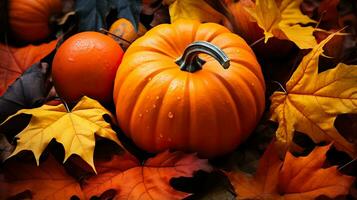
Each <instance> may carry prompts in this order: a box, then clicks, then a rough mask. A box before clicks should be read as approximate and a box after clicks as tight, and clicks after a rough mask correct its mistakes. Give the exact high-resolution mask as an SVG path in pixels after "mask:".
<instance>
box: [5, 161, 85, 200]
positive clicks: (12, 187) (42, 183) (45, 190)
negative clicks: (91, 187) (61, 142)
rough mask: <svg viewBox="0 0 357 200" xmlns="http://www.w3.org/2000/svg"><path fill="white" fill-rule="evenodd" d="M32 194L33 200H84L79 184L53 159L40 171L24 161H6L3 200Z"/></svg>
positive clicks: (45, 162) (46, 162)
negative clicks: (74, 198)
mask: <svg viewBox="0 0 357 200" xmlns="http://www.w3.org/2000/svg"><path fill="white" fill-rule="evenodd" d="M27 191H29V192H30V195H31V199H37V200H47V199H53V200H60V199H61V200H62V199H71V197H72V196H74V195H76V196H77V197H80V198H81V199H83V192H82V190H81V188H80V185H79V183H78V182H77V181H76V180H75V179H74V178H72V177H71V176H69V175H68V174H67V173H66V171H65V169H64V168H63V167H62V166H61V164H60V163H58V162H57V161H56V160H55V159H54V158H53V157H52V156H51V155H50V156H48V157H47V158H46V160H45V161H44V162H42V163H41V165H40V166H39V167H38V166H36V165H35V164H34V163H32V162H31V163H26V162H24V161H23V160H21V161H20V160H16V159H11V160H7V161H6V163H5V165H4V168H3V171H2V173H1V174H0V199H7V198H10V197H14V196H16V195H19V194H21V193H24V192H27Z"/></svg>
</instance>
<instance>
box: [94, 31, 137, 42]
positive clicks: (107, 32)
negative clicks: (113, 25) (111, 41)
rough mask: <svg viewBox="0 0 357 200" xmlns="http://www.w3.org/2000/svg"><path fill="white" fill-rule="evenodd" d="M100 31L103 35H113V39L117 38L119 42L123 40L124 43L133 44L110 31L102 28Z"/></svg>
mask: <svg viewBox="0 0 357 200" xmlns="http://www.w3.org/2000/svg"><path fill="white" fill-rule="evenodd" d="M99 31H100V32H102V33H106V34H109V35H111V36H113V37H115V38H117V39H119V40H123V41H124V42H126V43H128V44H131V42H129V41H128V40H126V39H124V38H122V37H120V36H117V35H115V34H113V33H111V32H109V31H107V30H106V29H104V28H100V29H99Z"/></svg>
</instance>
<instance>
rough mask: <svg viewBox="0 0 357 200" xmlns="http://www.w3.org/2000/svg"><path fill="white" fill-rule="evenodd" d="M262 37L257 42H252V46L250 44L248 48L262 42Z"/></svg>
mask: <svg viewBox="0 0 357 200" xmlns="http://www.w3.org/2000/svg"><path fill="white" fill-rule="evenodd" d="M264 38H265V37H264V36H263V37H261V38H259V39H258V40H257V41H255V42H253V43H252V44H250V45H249V46H250V47H253V46H254V45H256V44H258V43H259V42H261V41H263V40H264Z"/></svg>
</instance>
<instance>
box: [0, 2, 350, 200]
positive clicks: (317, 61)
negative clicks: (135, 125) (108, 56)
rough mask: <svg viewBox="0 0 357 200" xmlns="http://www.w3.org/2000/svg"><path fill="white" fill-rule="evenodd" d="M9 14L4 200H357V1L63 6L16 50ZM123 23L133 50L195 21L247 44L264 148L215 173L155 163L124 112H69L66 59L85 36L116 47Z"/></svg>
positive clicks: (244, 151) (4, 5)
mask: <svg viewBox="0 0 357 200" xmlns="http://www.w3.org/2000/svg"><path fill="white" fill-rule="evenodd" d="M10 1H11V0H8V1H2V2H1V3H0V9H1V11H0V19H1V24H0V27H1V29H0V31H1V38H0V40H1V43H0V160H1V161H2V163H1V165H0V199H286V200H295V199H357V182H356V180H355V179H356V176H357V161H356V158H357V148H356V147H357V146H356V145H357V115H356V113H357V2H356V1H354V0H304V1H302V0H298V1H295V0H255V1H254V0H240V1H233V0H221V1H219V0H195V1H193V0H163V1H161V0H157V1H155V0H143V1H129V0H103V1H95V0H89V1H85V0H76V1H72V0H62V4H63V8H62V11H61V14H60V15H58V16H56V19H54V20H52V21H51V23H52V24H51V29H52V30H53V31H52V33H51V34H50V35H49V36H48V37H47V38H45V39H41V40H38V41H36V42H26V41H23V40H20V39H19V38H16V36H15V35H16V34H14V33H15V32H16V31H14V30H12V29H11V27H10V25H9V17H10V15H9V12H8V10H9V9H8V6H9V2H10ZM118 18H125V19H127V21H129V22H131V24H132V25H133V26H132V30H131V31H134V32H135V33H132V32H130V33H131V34H129V33H128V32H129V31H128V30H127V32H125V31H124V32H121V33H118V35H117V36H113V37H114V38H115V39H116V41H117V42H118V43H119V44H120V45H121V46H122V48H123V49H124V50H126V49H127V48H128V46H130V43H131V42H133V41H134V40H135V39H136V38H137V37H140V36H141V35H142V34H143V33H142V32H145V31H146V30H150V29H151V28H153V27H155V26H158V25H159V24H163V23H170V22H175V21H177V20H180V19H182V18H184V19H193V20H199V21H201V22H214V23H218V24H221V25H223V26H225V27H227V28H229V29H230V30H231V31H232V32H234V33H236V34H238V35H240V36H241V37H243V38H244V39H245V41H246V42H247V43H248V44H249V45H250V47H251V48H252V49H253V51H254V53H255V54H256V57H257V59H258V61H259V63H260V65H261V67H262V71H263V74H264V79H265V83H266V94H265V95H266V96H265V97H266V102H265V103H266V109H265V111H264V114H263V117H262V119H261V120H260V122H259V124H258V125H257V126H256V128H255V130H254V132H253V133H252V134H251V136H250V137H249V138H248V139H247V140H246V141H245V142H244V143H243V144H241V145H240V146H239V147H238V148H237V149H236V150H235V151H233V152H231V153H229V154H227V155H224V156H220V157H217V158H214V159H209V160H208V159H203V158H200V157H199V156H197V155H196V154H195V153H194V152H179V151H169V150H167V151H164V152H161V153H158V154H152V153H148V152H145V151H143V150H141V149H139V148H138V147H136V146H135V144H134V143H133V142H132V141H131V140H130V139H129V138H127V137H126V136H125V135H124V134H123V131H122V130H121V129H120V127H118V125H117V124H116V123H115V121H116V119H115V117H116V116H115V115H114V113H115V108H114V105H113V102H110V103H107V104H100V103H99V102H98V101H96V100H95V99H91V98H89V97H83V98H82V99H81V100H80V101H79V102H78V103H77V104H75V105H69V106H70V109H69V108H68V105H66V104H64V103H63V102H61V101H60V100H59V97H58V95H57V94H56V91H55V89H54V88H53V83H52V79H51V64H52V60H53V56H54V54H55V53H56V50H57V49H58V47H59V46H60V45H61V44H62V43H63V42H64V41H65V40H66V39H68V38H69V37H70V36H72V35H74V34H75V33H78V32H82V31H86V30H92V31H101V32H102V33H103V34H106V33H107V32H108V31H106V30H109V28H110V26H111V24H112V23H114V22H115V21H116V20H117V19H118ZM129 22H125V23H129ZM127 37H130V38H129V39H128V38H127ZM69 110H70V111H69ZM70 120H74V122H73V123H69V121H70ZM48 127H51V128H48ZM68 127H70V128H68ZM76 129H78V130H83V131H82V132H81V134H78V133H77V132H76ZM32 130H39V132H40V134H37V133H36V134H35V133H34V132H33V131H32ZM68 138H71V139H68Z"/></svg>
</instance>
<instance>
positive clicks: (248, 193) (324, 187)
mask: <svg viewBox="0 0 357 200" xmlns="http://www.w3.org/2000/svg"><path fill="white" fill-rule="evenodd" d="M330 146H331V145H327V146H323V147H317V148H315V149H314V150H313V151H312V152H311V153H310V154H309V155H308V156H306V157H297V158H296V157H294V156H293V155H292V154H291V153H290V152H287V154H286V156H285V160H284V161H281V160H280V159H279V156H278V152H277V150H276V146H275V143H272V144H270V146H269V147H268V148H267V150H266V151H265V153H264V155H263V156H262V158H261V159H260V162H259V167H258V169H257V172H256V174H255V175H254V176H253V177H252V176H250V175H248V174H245V173H243V172H229V173H227V175H228V178H229V179H230V181H231V183H232V185H233V186H234V189H235V192H236V193H237V199H284V200H300V199H304V200H310V199H311V200H312V199H315V198H316V197H318V196H320V195H325V196H327V197H329V198H334V197H336V196H338V195H346V194H348V191H349V188H350V186H351V184H352V183H353V181H354V178H353V177H351V176H346V175H342V174H341V173H340V172H339V171H338V169H337V167H336V166H333V167H329V168H322V166H323V164H324V162H325V160H326V152H327V151H328V150H329V148H330Z"/></svg>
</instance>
